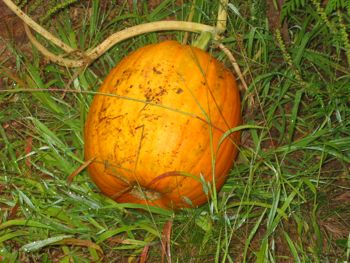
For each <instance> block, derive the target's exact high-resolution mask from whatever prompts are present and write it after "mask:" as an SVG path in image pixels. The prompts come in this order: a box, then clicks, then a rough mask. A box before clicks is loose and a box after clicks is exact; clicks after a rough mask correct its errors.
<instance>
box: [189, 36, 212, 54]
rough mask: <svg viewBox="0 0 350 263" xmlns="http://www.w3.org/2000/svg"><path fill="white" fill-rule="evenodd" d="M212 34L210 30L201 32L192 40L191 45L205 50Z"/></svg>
mask: <svg viewBox="0 0 350 263" xmlns="http://www.w3.org/2000/svg"><path fill="white" fill-rule="evenodd" d="M212 36H213V35H212V34H211V33H210V32H202V33H201V34H200V35H199V36H198V38H197V39H196V40H195V41H194V42H193V44H192V46H194V47H198V48H200V49H202V50H204V51H205V50H207V48H208V45H209V41H210V40H211V39H212Z"/></svg>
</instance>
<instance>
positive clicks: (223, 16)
mask: <svg viewBox="0 0 350 263" xmlns="http://www.w3.org/2000/svg"><path fill="white" fill-rule="evenodd" d="M227 6H228V0H221V1H220V3H219V10H218V18H217V22H216V27H215V32H205V31H203V32H202V33H201V34H200V35H199V37H198V38H197V39H196V40H195V41H194V42H193V43H192V46H195V47H198V48H200V49H202V50H204V51H206V50H207V48H208V45H209V41H210V40H211V39H212V37H214V39H215V40H218V39H219V38H220V34H221V33H223V32H225V30H226V23H227Z"/></svg>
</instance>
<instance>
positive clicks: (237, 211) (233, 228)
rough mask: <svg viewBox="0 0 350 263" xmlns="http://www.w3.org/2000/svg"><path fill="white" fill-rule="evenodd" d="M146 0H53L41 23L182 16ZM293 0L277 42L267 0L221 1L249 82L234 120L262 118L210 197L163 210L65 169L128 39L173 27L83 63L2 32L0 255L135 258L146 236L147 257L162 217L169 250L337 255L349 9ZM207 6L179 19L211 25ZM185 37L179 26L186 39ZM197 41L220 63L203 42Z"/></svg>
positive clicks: (213, 255) (81, 34) (155, 248)
mask: <svg viewBox="0 0 350 263" xmlns="http://www.w3.org/2000/svg"><path fill="white" fill-rule="evenodd" d="M19 2H20V3H21V4H22V5H23V6H26V7H27V8H28V10H29V14H30V15H32V16H33V17H37V16H40V13H41V12H43V11H42V10H40V8H39V9H38V8H33V7H35V6H36V7H37V6H39V7H40V1H28V2H27V1H19ZM151 2H152V1H149V3H148V4H147V1H139V4H138V6H135V5H134V6H129V5H128V3H127V1H96V0H92V1H87V2H83V1H66V3H65V4H64V3H63V4H62V3H61V2H59V1H52V7H51V8H52V10H51V13H50V14H51V15H52V17H51V19H47V18H45V19H43V20H44V21H42V22H43V24H44V25H45V27H46V28H48V29H49V30H50V31H51V32H53V33H54V34H55V35H57V36H58V37H59V38H60V39H62V40H63V41H64V42H66V43H68V44H69V45H71V46H72V47H79V48H80V49H83V50H86V49H88V48H92V47H94V46H96V45H97V44H98V43H100V42H101V41H102V40H103V39H104V38H106V37H107V36H109V35H110V34H111V33H113V32H116V31H118V30H121V29H123V28H125V27H129V26H132V25H136V24H140V23H145V22H150V21H159V20H162V19H166V18H168V17H170V18H172V19H178V20H187V17H188V15H189V12H190V10H191V2H187V1H184V4H183V5H177V4H176V2H175V1H174V0H165V1H161V3H160V4H159V5H155V7H153V8H151ZM294 2H295V3H294V5H293V3H292V1H286V3H285V7H284V8H283V9H282V10H283V11H282V14H281V15H283V16H284V19H285V21H286V23H287V25H288V35H289V36H290V40H288V39H285V38H284V34H283V28H282V27H280V25H277V31H274V30H271V28H276V27H273V26H274V25H273V24H272V22H271V20H269V17H267V16H266V13H265V10H266V9H267V8H268V6H267V5H268V3H269V1H267V2H266V3H265V1H255V0H251V1H245V2H244V1H232V2H230V4H229V7H228V12H229V18H228V25H227V26H228V29H227V32H226V34H225V36H224V38H223V39H222V40H221V41H222V42H223V43H224V44H225V45H226V46H227V47H228V48H229V49H230V50H231V51H232V52H233V54H234V56H235V57H236V59H237V61H238V63H239V64H240V67H241V69H242V71H243V73H244V75H245V78H246V81H247V82H248V84H249V89H248V92H246V93H245V94H242V101H243V113H244V123H245V124H247V125H252V126H251V127H254V126H262V127H263V129H255V128H250V129H247V130H245V131H244V133H243V134H242V145H241V147H240V155H239V158H238V160H237V161H236V163H235V165H234V167H233V168H232V171H231V173H230V177H229V179H228V180H227V182H226V184H225V185H224V187H223V189H222V190H221V191H220V193H219V194H218V200H217V209H213V204H212V203H208V204H206V205H204V206H202V207H200V208H197V209H184V210H182V211H179V212H176V213H175V212H170V211H165V210H162V209H158V208H153V209H150V210H147V209H146V210H145V211H144V210H140V209H138V208H140V207H139V206H136V205H131V204H118V203H115V202H113V201H111V200H109V199H108V198H105V197H104V196H102V195H101V194H100V193H99V191H98V190H97V189H96V187H95V186H94V185H93V183H92V182H91V180H90V179H89V176H88V174H87V173H86V171H83V172H81V173H80V174H79V175H78V176H76V177H75V178H74V181H73V183H72V184H68V183H67V181H66V179H67V177H68V176H69V175H70V174H71V173H72V172H74V171H75V170H76V169H77V168H78V167H79V166H80V165H81V164H83V127H84V126H83V125H84V122H85V117H86V113H87V111H88V108H89V104H90V103H91V100H92V94H93V92H94V91H96V89H97V87H98V86H99V85H100V84H101V82H102V81H103V79H104V77H105V76H106V75H107V73H108V72H109V71H110V69H111V68H112V67H113V66H114V65H115V64H116V63H117V62H118V61H119V60H120V59H121V58H122V57H124V56H126V55H127V54H128V53H130V52H131V51H133V50H135V49H137V48H138V47H141V46H144V45H146V44H148V43H155V42H157V41H159V40H160V39H164V38H173V39H177V40H179V41H181V40H182V39H183V37H184V33H179V32H163V33H157V34H156V33H152V34H146V35H142V36H139V37H135V38H132V39H130V40H127V41H124V42H122V43H120V44H118V45H116V46H114V47H113V48H112V49H111V50H109V51H108V52H107V53H105V54H104V55H103V56H102V57H101V58H100V59H98V60H97V61H95V62H94V63H93V64H92V65H90V66H89V67H88V68H86V69H84V70H83V71H79V70H77V69H67V68H64V67H61V66H57V65H55V64H53V63H48V62H46V61H45V60H44V58H43V57H42V56H41V55H40V54H39V53H38V52H37V51H36V50H35V49H34V48H31V49H30V52H24V51H22V50H21V47H20V46H18V45H17V44H16V42H11V41H9V40H7V41H4V40H2V43H3V44H2V53H4V52H8V54H10V55H9V56H2V57H1V58H2V60H1V62H0V73H1V75H2V86H3V87H2V90H1V89H0V109H1V110H0V122H1V125H0V174H1V176H0V208H1V214H0V259H1V260H2V261H4V262H137V260H138V258H139V257H140V255H141V254H142V252H143V251H144V250H145V248H148V247H149V251H148V258H149V262H160V261H161V251H162V249H161V245H160V243H161V242H160V241H161V239H162V231H163V226H164V224H165V223H166V222H169V221H171V222H173V225H172V234H171V243H170V248H171V256H172V261H173V262H346V261H349V258H350V231H349V230H350V229H349V225H350V210H349V209H348V207H349V203H350V194H349V193H350V180H349V179H350V177H349V167H350V84H349V83H350V70H349V63H350V59H349V53H350V50H349V41H350V38H349V35H350V26H349V25H350V23H349V20H350V10H349V6H346V5H345V4H344V3H342V1H328V2H327V3H328V4H326V5H325V6H322V5H319V4H317V1H311V2H310V3H304V1H294ZM344 2H346V1H344ZM38 3H39V4H38ZM42 3H44V2H43V1H42ZM55 3H56V6H55ZM59 4H60V5H59ZM217 5H218V3H217V1H204V0H197V1H194V9H193V10H194V13H193V18H192V20H193V21H195V22H203V23H207V24H215V22H216V21H215V17H216V10H217ZM55 8H56V9H57V10H56V9H55ZM276 15H278V12H277V11H276ZM37 21H38V20H37ZM268 22H270V23H268ZM275 26H276V25H275ZM37 37H38V38H40V37H39V36H37ZM194 39H195V35H190V39H189V42H192V41H193V40H194ZM41 42H42V43H45V41H44V40H43V39H41ZM46 45H47V47H48V48H49V49H50V50H52V51H53V52H56V53H59V52H60V50H59V49H57V48H56V47H54V46H51V45H50V44H49V43H47V44H46ZM209 52H211V53H212V54H213V55H214V56H215V57H217V58H218V59H219V60H221V61H222V62H223V63H225V64H226V65H227V66H228V67H230V63H229V61H228V59H227V57H226V56H225V55H224V54H223V53H222V52H220V51H219V50H218V49H215V48H214V46H210V47H209ZM9 65H11V68H10V67H9ZM0 87H1V86H0ZM50 88H54V89H57V88H58V89H61V90H62V91H61V92H57V91H56V92H54V91H50ZM36 89H40V91H35V90H36ZM43 89H48V90H47V92H43V91H42V90H43ZM5 90H6V91H5ZM70 90H71V91H72V90H74V91H75V92H69V91H70ZM249 96H253V98H254V105H252V106H249V104H248V101H249V100H248V98H249Z"/></svg>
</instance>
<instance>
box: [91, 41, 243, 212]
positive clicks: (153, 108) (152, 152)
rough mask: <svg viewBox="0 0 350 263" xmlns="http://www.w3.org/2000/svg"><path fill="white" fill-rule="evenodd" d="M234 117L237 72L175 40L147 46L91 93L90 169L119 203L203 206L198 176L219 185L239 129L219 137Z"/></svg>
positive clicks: (237, 119)
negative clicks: (232, 72)
mask: <svg viewBox="0 0 350 263" xmlns="http://www.w3.org/2000/svg"><path fill="white" fill-rule="evenodd" d="M240 116H241V115H240V97H239V91H238V89H237V86H236V82H235V78H234V77H233V75H232V74H231V73H230V72H229V71H228V70H227V69H225V67H224V66H223V65H222V64H221V63H219V62H218V61H217V60H216V59H215V58H213V57H212V56H211V55H209V54H208V53H206V52H204V51H203V50H201V49H198V48H195V47H191V46H186V45H181V44H180V43H178V42H176V41H165V42H162V43H159V44H154V45H148V46H145V47H143V48H140V49H138V50H137V51H135V52H133V53H132V54H130V55H129V56H127V57H125V58H124V59H123V60H122V61H121V62H120V63H119V64H118V65H117V66H116V67H115V68H114V69H113V70H112V71H111V72H110V74H109V75H108V76H107V78H106V79H105V81H104V83H103V84H102V86H101V87H100V89H99V94H97V95H95V97H94V99H93V102H92V105H91V108H90V110H89V114H88V118H87V122H86V126H85V159H86V160H90V159H91V158H95V159H94V161H93V162H92V163H91V164H90V165H89V167H88V172H89V174H90V176H91V177H92V180H93V181H94V182H95V183H96V185H97V186H98V187H99V188H100V190H101V191H102V192H103V193H104V194H105V195H107V196H109V197H111V198H112V199H114V200H116V201H117V202H124V203H140V204H148V205H152V206H159V207H162V208H167V209H177V208H181V207H191V206H198V205H201V204H203V203H205V202H206V201H208V196H207V195H206V193H205V191H204V188H203V178H204V179H205V181H206V182H210V183H211V185H215V186H216V188H217V189H220V188H221V186H222V185H223V183H224V182H225V179H226V177H227V174H228V172H229V169H230V167H231V166H232V163H233V161H234V159H235V157H236V155H237V143H238V142H239V133H238V132H236V133H233V134H231V135H230V136H229V137H227V138H226V139H225V140H224V141H223V142H222V143H219V142H220V139H221V138H222V136H223V134H224V132H225V131H227V130H228V129H230V128H233V127H236V126H237V125H239V123H240V119H241V117H240ZM213 166H215V167H213ZM200 178H202V179H200ZM213 178H215V184H214V183H213Z"/></svg>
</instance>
